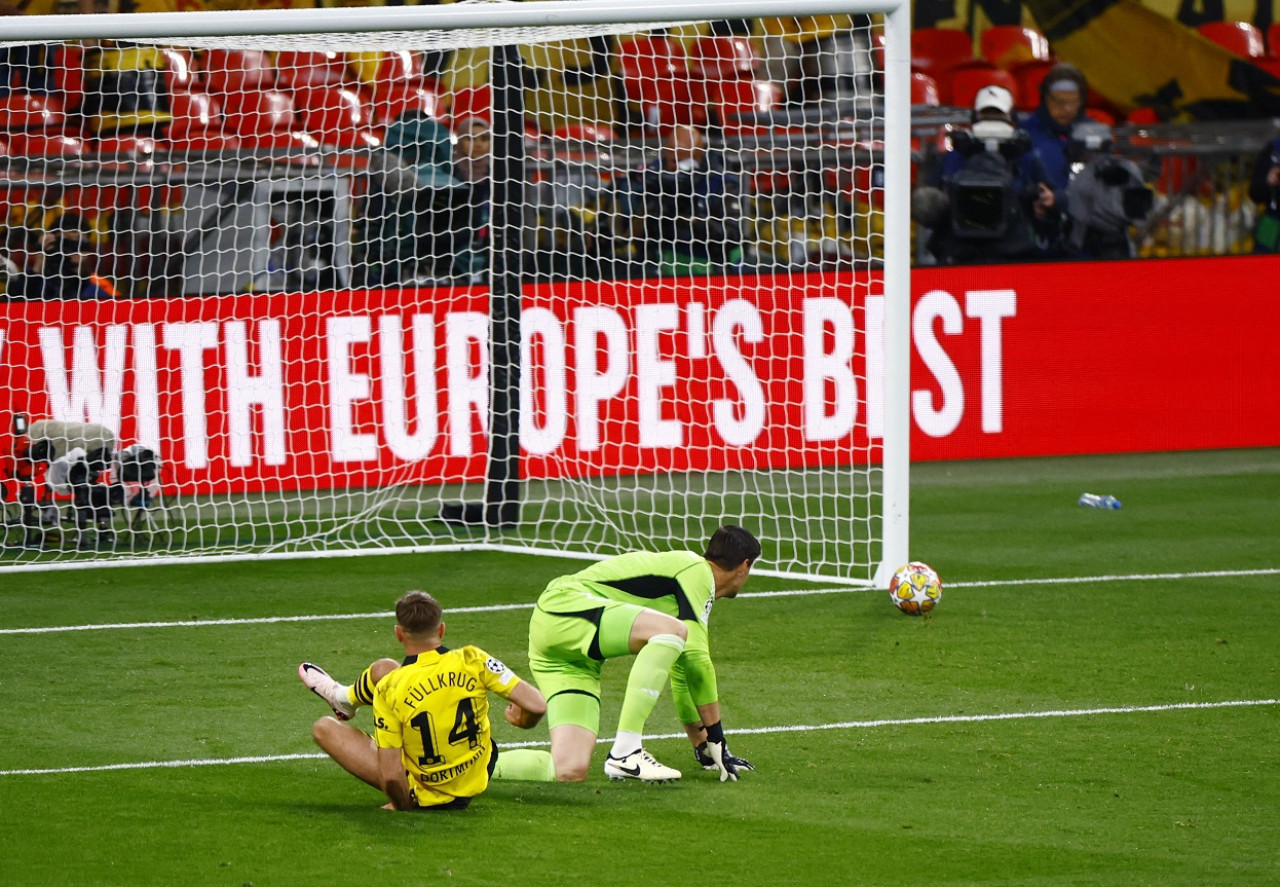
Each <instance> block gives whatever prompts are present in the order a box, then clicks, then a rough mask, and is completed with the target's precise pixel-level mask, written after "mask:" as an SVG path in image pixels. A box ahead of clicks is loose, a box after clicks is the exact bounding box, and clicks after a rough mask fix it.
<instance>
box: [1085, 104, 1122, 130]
mask: <svg viewBox="0 0 1280 887" xmlns="http://www.w3.org/2000/svg"><path fill="white" fill-rule="evenodd" d="M1084 116H1086V117H1088V118H1089V119H1090V120H1093V121H1096V122H1098V123H1105V124H1106V125H1107V126H1115V125H1116V118H1115V115H1113V114H1112V113H1111V112H1110V111H1106V110H1104V109H1102V108H1085V109H1084Z"/></svg>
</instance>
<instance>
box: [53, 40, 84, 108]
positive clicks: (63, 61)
mask: <svg viewBox="0 0 1280 887" xmlns="http://www.w3.org/2000/svg"><path fill="white" fill-rule="evenodd" d="M54 59H55V61H54V68H53V88H54V89H55V90H57V92H58V95H60V96H61V97H62V108H63V110H64V111H74V110H75V109H77V108H79V107H80V105H81V103H82V102H83V101H84V48H83V47H81V46H76V45H74V44H67V45H65V46H59V47H58V48H57V50H56V55H55V56H54Z"/></svg>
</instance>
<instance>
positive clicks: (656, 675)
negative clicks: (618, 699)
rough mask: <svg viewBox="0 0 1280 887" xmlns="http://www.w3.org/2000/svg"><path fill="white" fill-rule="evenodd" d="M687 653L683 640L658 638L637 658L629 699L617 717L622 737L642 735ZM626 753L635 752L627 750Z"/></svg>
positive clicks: (625, 699)
mask: <svg viewBox="0 0 1280 887" xmlns="http://www.w3.org/2000/svg"><path fill="white" fill-rule="evenodd" d="M683 652H684V638H682V637H679V636H677V635H674V634H655V635H654V636H653V637H651V638H649V642H648V643H647V644H645V645H644V648H643V649H642V650H641V651H640V652H639V653H637V654H636V661H635V664H634V665H632V666H631V676H630V677H628V678H627V695H626V696H625V697H623V700H622V714H621V715H619V717H618V732H619V733H635V734H639V733H641V732H643V731H644V722H645V721H647V720H648V719H649V714H650V712H652V711H653V707H654V706H655V705H657V704H658V697H659V696H660V695H661V694H662V688H663V687H664V686H665V685H666V683H667V675H669V674H670V673H671V666H673V665H675V662H676V659H678V658H679V657H680V654H681V653H683ZM626 751H635V749H628V750H626Z"/></svg>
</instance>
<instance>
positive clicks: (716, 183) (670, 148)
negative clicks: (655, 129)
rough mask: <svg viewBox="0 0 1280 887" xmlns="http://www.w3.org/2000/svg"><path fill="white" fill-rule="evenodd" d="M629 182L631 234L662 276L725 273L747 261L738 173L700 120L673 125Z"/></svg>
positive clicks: (626, 200)
mask: <svg viewBox="0 0 1280 887" xmlns="http://www.w3.org/2000/svg"><path fill="white" fill-rule="evenodd" d="M624 187H625V188H626V190H625V192H624V193H620V195H619V196H620V197H621V198H622V201H621V203H622V206H623V207H624V208H625V211H626V212H628V213H629V215H630V218H631V235H632V237H633V238H635V239H638V240H640V241H641V243H642V249H643V253H644V255H645V256H646V259H647V260H648V261H649V262H651V263H654V264H656V265H657V269H658V273H659V274H660V276H662V277H689V276H694V275H705V274H716V273H723V272H724V271H726V270H728V269H729V268H731V267H733V266H735V265H737V264H739V263H740V262H741V261H742V234H741V216H742V201H741V198H740V195H739V184H738V178H737V177H736V176H734V175H731V174H729V173H727V172H726V171H725V169H724V162H723V158H722V157H721V156H720V155H719V154H718V153H717V152H709V151H708V150H707V147H706V137H705V136H704V135H703V134H702V130H700V129H698V128H697V127H696V126H688V125H679V126H675V127H672V130H671V134H670V135H669V136H668V137H667V139H666V142H665V144H664V145H663V148H662V152H661V154H660V155H659V157H658V159H657V160H655V161H654V162H652V163H650V164H649V165H648V166H646V167H645V168H644V169H643V170H641V171H639V172H638V173H636V174H634V175H633V176H632V178H631V181H630V182H629V183H627V185H626V186H624Z"/></svg>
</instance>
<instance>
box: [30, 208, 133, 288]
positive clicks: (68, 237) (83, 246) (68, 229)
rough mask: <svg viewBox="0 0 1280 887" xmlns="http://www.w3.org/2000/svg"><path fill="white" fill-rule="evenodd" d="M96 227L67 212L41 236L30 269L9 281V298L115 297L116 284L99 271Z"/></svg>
mask: <svg viewBox="0 0 1280 887" xmlns="http://www.w3.org/2000/svg"><path fill="white" fill-rule="evenodd" d="M92 236H93V226H92V225H91V224H90V222H89V220H88V219H87V218H85V217H84V216H82V215H80V214H79V213H74V212H64V213H63V214H62V215H61V216H60V217H59V218H58V221H57V222H56V223H55V224H54V226H53V228H52V229H51V230H49V231H48V232H47V233H46V234H45V235H44V236H43V237H42V238H41V239H40V251H39V252H37V253H35V254H34V255H33V256H32V258H31V262H30V265H29V267H28V269H27V271H26V272H25V273H23V274H21V275H18V276H17V277H16V278H14V279H12V280H10V281H9V289H8V297H9V299H11V300H23V301H57V300H63V301H65V300H74V299H113V298H115V297H116V296H118V295H119V293H118V291H117V290H116V288H115V286H114V285H113V284H112V283H111V281H109V280H107V279H106V278H105V277H101V276H100V275H98V274H97V273H96V271H95V268H94V264H95V259H94V252H95V251H94V248H93V243H92Z"/></svg>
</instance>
